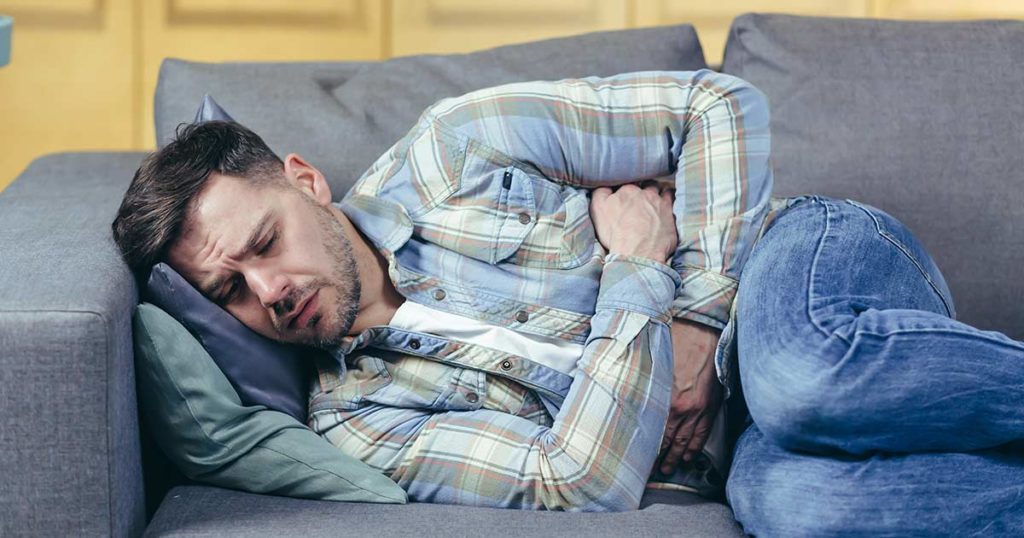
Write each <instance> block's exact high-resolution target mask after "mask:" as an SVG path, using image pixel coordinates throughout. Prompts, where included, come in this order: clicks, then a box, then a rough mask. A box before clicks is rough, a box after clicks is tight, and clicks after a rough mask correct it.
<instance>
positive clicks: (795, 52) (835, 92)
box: [722, 14, 1024, 339]
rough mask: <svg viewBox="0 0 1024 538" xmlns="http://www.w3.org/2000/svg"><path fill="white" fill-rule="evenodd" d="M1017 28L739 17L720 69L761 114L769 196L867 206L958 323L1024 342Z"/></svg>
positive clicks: (1023, 116)
mask: <svg viewBox="0 0 1024 538" xmlns="http://www.w3.org/2000/svg"><path fill="white" fill-rule="evenodd" d="M1021 58H1024V22H1020V21H1009V20H1000V21H966V22H965V21H961V22H921V21H917V22H908V21H893V20H870V19H843V18H819V17H800V16H792V15H763V14H746V15H742V16H740V17H737V18H736V19H735V21H734V22H733V26H732V30H731V32H730V35H729V41H728V43H727V45H726V52H725V61H724V63H723V66H722V70H723V71H725V72H727V73H730V74H734V75H737V76H739V77H741V78H744V79H746V80H748V81H750V82H752V83H753V84H754V85H756V86H757V87H758V88H760V89H761V90H762V91H764V92H765V93H766V94H767V95H768V97H769V100H770V102H771V108H772V161H773V163H774V167H775V181H776V184H775V194H776V195H777V196H778V195H782V196H788V195H793V194H802V193H820V194H825V195H829V196H836V197H842V198H852V199H855V200H860V201H864V202H867V203H869V204H871V205H874V206H876V207H879V208H881V209H883V210H885V211H887V212H889V213H891V214H892V215H894V216H896V217H897V218H899V219H900V220H901V221H903V222H904V223H906V224H907V225H908V226H909V227H910V229H911V230H913V232H914V233H915V234H916V235H917V236H918V237H919V238H920V239H921V240H922V242H923V243H924V244H925V246H926V247H927V248H928V250H929V252H930V253H932V255H933V257H934V258H935V260H936V263H937V264H938V265H939V267H940V268H941V270H942V272H943V275H944V276H945V277H946V280H947V282H948V283H949V285H950V288H951V289H952V292H953V297H954V302H955V304H956V310H957V314H958V319H960V320H961V321H964V322H966V323H970V324H972V325H975V326H978V327H982V328H988V329H994V330H999V331H1001V332H1004V333H1006V334H1007V335H1009V336H1011V337H1014V338H1017V339H1021V338H1024V309H1022V308H1021V307H1020V300H1021V297H1022V296H1024V286H1022V285H1021V283H1020V281H1019V279H1018V278H1017V275H1018V274H1019V273H1020V270H1019V268H1020V266H1021V265H1022V264H1024V243H1022V241H1021V237H1024V174H1022V173H1021V170H1022V169H1024V151H1022V150H1024V134H1022V129H1021V126H1022V125H1024V100H1021V98H1020V91H1021V88H1024V65H1022V64H1021V62H1020V59H1021Z"/></svg>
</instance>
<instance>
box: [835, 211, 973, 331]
mask: <svg viewBox="0 0 1024 538" xmlns="http://www.w3.org/2000/svg"><path fill="white" fill-rule="evenodd" d="M844 201H846V202H847V203H849V204H850V205H852V206H854V207H857V208H858V209H860V210H861V211H863V212H864V213H866V214H867V215H868V217H870V218H871V220H872V221H874V223H875V229H876V230H877V231H878V234H879V235H880V236H882V237H883V238H884V239H885V240H887V241H889V242H890V243H892V245H893V246H894V247H896V248H897V249H899V250H900V251H901V252H903V254H904V255H905V256H906V257H907V259H909V260H910V262H911V263H913V264H914V265H915V266H916V267H917V269H918V270H919V271H920V272H921V276H923V277H924V279H925V280H926V281H928V284H929V285H930V286H931V288H932V290H934V291H935V294H936V295H937V296H938V297H939V300H941V301H942V304H943V306H944V307H945V308H946V314H947V315H948V316H949V317H950V318H952V319H956V310H955V309H954V306H953V296H952V293H951V292H950V290H949V286H948V285H947V284H946V279H945V278H944V277H943V276H942V272H941V271H939V267H938V265H937V264H936V263H935V260H933V259H932V257H931V255H930V254H928V251H927V250H925V248H924V245H923V244H922V243H921V242H920V240H918V239H917V237H915V236H914V234H913V232H911V231H910V228H908V227H907V226H906V225H905V224H903V223H902V222H901V221H900V220H899V219H897V218H896V217H894V216H892V215H890V214H889V213H887V212H885V211H883V210H881V209H879V208H877V207H875V206H872V205H869V204H865V203H863V202H858V201H856V200H851V199H849V198H844Z"/></svg>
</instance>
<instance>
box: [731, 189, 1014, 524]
mask: <svg viewBox="0 0 1024 538" xmlns="http://www.w3.org/2000/svg"><path fill="white" fill-rule="evenodd" d="M1021 248H1024V243H1022V245H1021ZM737 301H738V304H737V312H736V322H737V327H736V329H737V335H736V337H737V346H738V347H737V352H738V360H739V373H740V385H741V388H742V394H743V397H744V398H745V400H746V403H747V406H748V409H749V412H750V417H751V418H752V419H753V424H751V425H750V426H749V427H748V428H747V429H746V430H745V431H744V432H743V434H742V435H741V436H740V438H739V439H738V440H737V443H736V447H735V451H734V460H733V464H732V468H731V471H730V474H729V479H728V482H727V486H726V495H727V497H728V500H729V502H730V504H731V505H732V507H733V510H734V512H735V514H736V518H737V520H738V521H739V522H740V523H741V524H742V525H743V527H744V530H746V532H748V533H751V534H755V535H759V536H787V537H788V536H824V535H872V536H878V535H898V536H917V535H921V536H936V535H957V536H967V535H971V534H972V533H977V534H979V535H1016V536H1024V450H1022V448H1021V446H1024V444H1022V443H1021V442H1019V440H1021V439H1024V343H1022V342H1019V341H1016V340H1013V339H1011V338H1009V337H1007V336H1006V335H1004V334H1002V333H999V332H995V331H983V330H980V329H977V328H975V327H972V326H970V325H967V324H965V323H962V322H959V321H956V319H955V318H956V312H955V310H954V306H953V298H952V296H951V295H950V292H949V288H948V287H947V285H946V282H945V280H944V279H943V277H942V274H941V273H940V272H939V269H938V267H937V266H936V265H935V263H934V261H933V260H932V258H931V256H929V255H928V253H927V252H926V251H925V249H924V248H923V246H922V245H921V243H920V242H919V241H918V240H917V239H916V238H915V237H914V236H913V234H911V232H910V230H909V229H907V227H906V226H904V225H903V224H902V223H900V222H899V221H898V220H896V219H895V218H894V217H892V216H891V215H889V214H888V213H885V212H884V211H882V210H880V209H878V208H875V207H873V206H869V205H867V204H863V203H860V202H856V201H853V200H838V199H833V198H829V197H825V196H808V197H807V198H806V199H804V200H801V201H800V202H798V203H797V204H796V205H793V206H790V207H789V208H788V209H786V210H785V211H784V212H783V213H781V214H780V215H779V216H778V217H777V218H776V219H775V220H774V221H772V222H771V223H770V225H769V227H768V228H767V230H766V231H765V234H764V236H763V237H762V238H761V240H760V241H759V242H758V244H757V245H755V247H754V250H753V251H752V252H751V257H750V259H749V260H748V262H747V265H746V266H745V268H744V270H743V275H742V278H741V283H740V292H739V296H738V298H737ZM1015 441H1017V442H1015Z"/></svg>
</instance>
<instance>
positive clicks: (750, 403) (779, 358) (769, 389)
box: [740, 349, 856, 450]
mask: <svg viewBox="0 0 1024 538" xmlns="http://www.w3.org/2000/svg"><path fill="white" fill-rule="evenodd" d="M792 353H814V351H795V350H785V349H783V350H777V351H774V352H764V351H762V352H761V353H759V354H757V355H753V356H751V355H748V356H746V357H744V356H743V355H742V354H741V355H740V382H741V384H742V386H743V395H744V398H745V399H746V403H747V407H748V410H749V412H750V416H751V418H752V419H753V420H754V423H755V424H757V427H758V428H759V429H760V430H761V431H762V432H763V434H764V435H765V436H767V437H768V438H769V439H771V441H772V442H774V443H775V444H777V445H779V446H781V447H785V448H788V449H792V450H813V449H815V448H817V447H818V446H819V441H820V437H821V434H823V433H826V432H828V431H829V428H830V425H831V424H835V422H836V421H839V420H844V415H845V412H844V411H843V410H844V409H845V408H847V407H848V406H849V405H853V406H856V403H855V402H848V400H849V398H848V397H847V395H846V394H847V390H846V389H848V387H842V386H837V383H836V382H835V380H834V379H833V377H832V376H831V375H830V371H831V370H830V369H829V368H827V367H821V366H820V365H818V364H815V362H814V361H808V360H806V358H796V357H792V356H790V354H792ZM744 361H746V364H744Z"/></svg>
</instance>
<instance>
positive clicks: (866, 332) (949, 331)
mask: <svg viewBox="0 0 1024 538" xmlns="http://www.w3.org/2000/svg"><path fill="white" fill-rule="evenodd" d="M925 332H941V333H943V334H958V335H962V336H970V337H975V338H976V337H977V336H978V333H974V332H971V331H963V330H960V329H950V328H945V327H924V328H920V329H894V330H892V331H888V332H885V333H879V332H875V331H870V330H863V329H858V330H857V335H858V336H874V337H876V338H888V337H890V336H893V335H896V334H904V333H915V334H916V333H925ZM986 343H997V344H1003V345H1006V346H1009V347H1020V346H1014V345H1013V343H1012V342H991V341H986Z"/></svg>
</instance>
